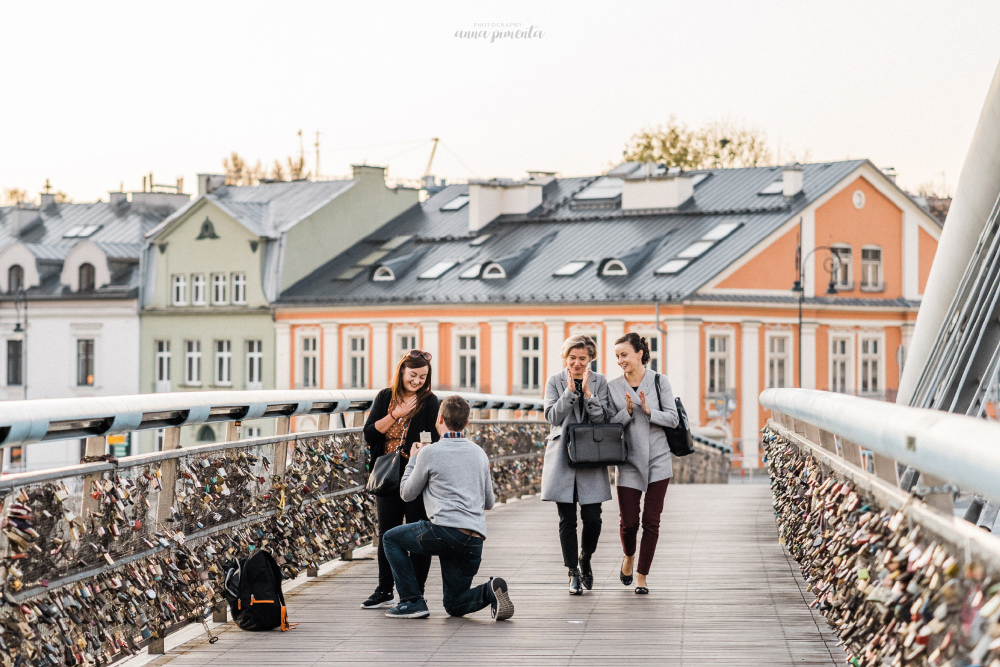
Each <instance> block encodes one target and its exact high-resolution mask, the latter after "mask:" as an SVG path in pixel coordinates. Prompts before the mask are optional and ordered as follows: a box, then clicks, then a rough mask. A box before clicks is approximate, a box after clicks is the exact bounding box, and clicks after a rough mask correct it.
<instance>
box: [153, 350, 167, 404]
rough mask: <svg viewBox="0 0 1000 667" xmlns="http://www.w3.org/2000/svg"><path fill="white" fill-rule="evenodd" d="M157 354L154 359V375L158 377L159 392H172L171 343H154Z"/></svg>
mask: <svg viewBox="0 0 1000 667" xmlns="http://www.w3.org/2000/svg"><path fill="white" fill-rule="evenodd" d="M153 348H154V349H155V351H156V354H155V356H154V358H153V373H154V375H155V377H156V385H155V389H156V391H157V392H165V391H170V341H169V340H157V341H153Z"/></svg>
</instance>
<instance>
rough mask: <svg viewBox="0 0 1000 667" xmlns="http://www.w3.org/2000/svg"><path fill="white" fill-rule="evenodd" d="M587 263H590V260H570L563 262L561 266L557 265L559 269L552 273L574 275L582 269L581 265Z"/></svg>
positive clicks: (555, 274) (583, 265)
mask: <svg viewBox="0 0 1000 667" xmlns="http://www.w3.org/2000/svg"><path fill="white" fill-rule="evenodd" d="M588 264H590V260H584V259H580V260H574V261H572V262H569V263H568V264H564V265H563V266H561V267H559V269H558V270H557V271H556V272H555V273H553V274H552V275H554V276H575V275H576V274H578V273H580V271H581V270H583V267H585V266H587V265H588Z"/></svg>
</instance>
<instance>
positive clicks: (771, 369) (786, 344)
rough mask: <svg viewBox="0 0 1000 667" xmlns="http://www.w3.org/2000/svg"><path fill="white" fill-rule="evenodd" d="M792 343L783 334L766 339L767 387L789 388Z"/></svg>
mask: <svg viewBox="0 0 1000 667" xmlns="http://www.w3.org/2000/svg"><path fill="white" fill-rule="evenodd" d="M791 350H792V343H791V337H790V336H788V335H785V334H773V335H769V336H768V337H767V360H766V362H765V363H766V364H767V387H768V389H780V388H782V387H788V386H791V385H790V384H789V382H788V380H789V373H790V371H791V366H792V359H791Z"/></svg>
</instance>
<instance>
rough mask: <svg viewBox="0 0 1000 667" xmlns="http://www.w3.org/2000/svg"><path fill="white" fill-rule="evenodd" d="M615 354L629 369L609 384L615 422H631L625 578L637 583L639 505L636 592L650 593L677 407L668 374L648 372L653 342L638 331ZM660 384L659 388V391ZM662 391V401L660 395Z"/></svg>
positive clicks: (624, 472) (622, 499)
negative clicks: (639, 542) (638, 544)
mask: <svg viewBox="0 0 1000 667" xmlns="http://www.w3.org/2000/svg"><path fill="white" fill-rule="evenodd" d="M615 359H616V360H617V362H618V365H619V366H620V367H621V369H622V371H624V373H625V374H624V375H623V376H622V377H617V378H615V379H614V380H611V381H610V382H609V383H608V399H609V401H610V409H609V410H608V412H609V414H610V421H612V422H614V423H617V424H624V425H625V442H626V443H627V444H628V463H626V464H624V465H620V466H618V476H617V487H618V488H617V491H618V509H619V510H620V512H621V528H620V535H621V540H622V551H623V552H624V554H625V555H624V558H623V559H622V565H621V573H620V575H619V576H620V578H621V582H622V583H623V584H625V585H626V586H630V585H632V571H633V562H634V559H635V543H636V537H637V535H638V533H639V523H640V517H639V504H640V501H641V500H642V494H643V493H645V494H646V498H645V501H644V502H643V507H642V546H641V547H640V549H639V566H638V567H637V568H635V570H636V574H637V576H636V587H635V592H636V593H639V594H640V595H642V594H646V593H649V589H648V588H647V587H646V575H648V574H649V567H650V565H652V563H653V554H654V553H655V552H656V541H657V539H658V538H659V536H660V514H661V513H662V512H663V499H664V497H665V496H666V493H667V485H668V484H670V478H671V477H673V474H674V471H673V465H672V454H671V453H670V446H669V445H668V444H667V434H666V433H664V431H663V428H662V427H664V426H667V427H673V426H677V422H678V417H677V406H676V405H675V404H674V392H673V391H672V390H671V389H670V383H669V382H667V378H666V377H665V376H663V375H660V374H659V373H656V372H655V371H647V370H646V364H647V363H649V345H648V344H647V343H646V339H645V338H642V337H641V336H639V335H638V334H635V333H629V334H626V335H624V336H622V337H621V338H619V339H618V340H616V341H615ZM657 389H659V391H657ZM657 396H659V400H657Z"/></svg>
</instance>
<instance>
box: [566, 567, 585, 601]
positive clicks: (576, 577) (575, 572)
mask: <svg viewBox="0 0 1000 667" xmlns="http://www.w3.org/2000/svg"><path fill="white" fill-rule="evenodd" d="M580 578H581V576H580V568H578V567H574V568H573V569H572V570H570V571H569V594H570V595H582V594H583V584H582V582H581V581H580Z"/></svg>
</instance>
